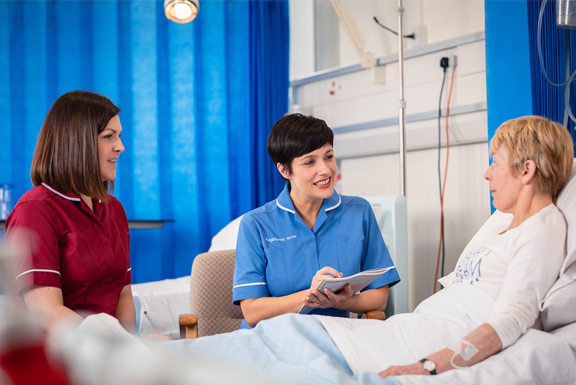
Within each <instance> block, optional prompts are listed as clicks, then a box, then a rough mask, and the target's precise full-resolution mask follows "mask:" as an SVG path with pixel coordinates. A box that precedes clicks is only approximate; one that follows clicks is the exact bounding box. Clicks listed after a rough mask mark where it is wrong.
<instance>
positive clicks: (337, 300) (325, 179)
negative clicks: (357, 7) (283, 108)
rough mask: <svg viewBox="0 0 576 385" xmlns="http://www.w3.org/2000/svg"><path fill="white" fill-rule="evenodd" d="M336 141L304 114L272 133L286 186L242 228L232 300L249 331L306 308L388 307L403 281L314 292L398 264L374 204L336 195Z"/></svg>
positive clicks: (343, 312) (272, 149) (325, 311)
mask: <svg viewBox="0 0 576 385" xmlns="http://www.w3.org/2000/svg"><path fill="white" fill-rule="evenodd" d="M333 142H334V134H333V133H332V130H331V129H330V128H329V127H328V126H327V125H326V123H325V122H324V121H323V120H321V119H317V118H314V117H309V116H304V115H301V114H291V115H287V116H285V117H283V118H282V119H280V120H279V121H278V122H277V123H276V124H275V125H274V127H273V128H272V131H271V133H270V137H269V138H268V153H269V155H270V157H271V158H272V160H273V161H274V164H276V166H277V167H278V171H279V172H280V174H281V175H282V177H283V178H284V180H286V187H285V188H284V190H283V191H282V193H280V196H278V198H277V199H276V200H274V201H272V202H269V203H267V204H265V205H264V206H262V207H259V208H257V209H255V210H253V211H251V212H249V213H247V214H246V215H245V216H244V217H243V218H242V221H241V223H240V231H239V234H238V243H237V246H236V265H235V269H234V289H233V298H234V303H235V304H236V305H240V306H241V307H242V313H243V314H244V319H245V323H244V322H243V327H246V326H250V327H254V326H255V325H256V324H257V323H258V322H259V321H261V320H265V319H269V318H272V317H275V316H277V315H281V314H286V313H296V312H298V310H299V309H300V307H301V306H302V305H303V304H306V305H308V306H310V307H313V308H314V310H313V311H312V313H311V314H322V315H330V316H337V317H349V312H355V313H363V312H366V311H371V310H384V308H385V307H386V302H387V300H388V289H389V287H391V286H393V285H395V284H396V283H398V282H399V281H400V277H399V276H398V272H397V271H396V269H391V270H390V271H388V272H387V273H386V274H384V275H382V276H381V277H380V278H378V279H377V280H376V281H374V282H372V283H371V284H370V285H369V286H368V287H367V288H366V289H364V290H363V291H362V292H361V293H359V294H354V293H353V292H352V290H351V289H350V287H349V285H347V286H346V287H345V288H344V289H343V290H341V291H339V292H337V293H332V292H330V291H329V290H326V291H325V292H319V291H317V290H315V289H316V287H317V286H318V284H319V283H320V281H322V279H324V278H327V277H342V276H344V277H347V276H350V275H353V274H356V273H359V272H360V271H364V270H369V269H375V268H385V267H389V266H392V265H393V263H392V260H391V258H390V255H389V253H388V249H387V248H386V245H385V244H384V240H383V239H382V235H381V233H380V229H379V228H378V224H377V222H376V218H375V216H374V212H373V210H372V208H371V207H370V204H369V203H368V202H367V201H366V200H364V199H362V198H359V197H350V196H341V195H338V193H337V192H336V191H335V190H334V183H335V182H336V159H335V158H334V150H333V149H332V146H333ZM246 324H247V325H246Z"/></svg>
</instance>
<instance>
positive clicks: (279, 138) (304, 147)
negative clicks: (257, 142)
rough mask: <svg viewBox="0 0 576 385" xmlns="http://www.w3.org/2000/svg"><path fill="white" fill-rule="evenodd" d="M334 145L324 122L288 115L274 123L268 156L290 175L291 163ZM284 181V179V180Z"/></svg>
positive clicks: (299, 115)
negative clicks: (328, 145) (326, 146)
mask: <svg viewBox="0 0 576 385" xmlns="http://www.w3.org/2000/svg"><path fill="white" fill-rule="evenodd" d="M327 144H330V145H331V146H333V145H334V133H333V132H332V130H331V129H330V127H328V125H327V124H326V122H325V121H323V120H322V119H318V118H315V117H313V116H306V115H302V114H290V115H286V116H284V117H283V118H282V119H280V120H279V121H277V122H276V124H275V125H274V127H272V131H271V132H270V136H269V137H268V154H269V155H270V158H272V161H273V162H274V164H275V165H277V164H278V163H280V164H281V165H283V166H284V168H285V169H286V170H288V172H289V173H290V174H292V161H293V160H294V158H298V157H300V156H302V155H306V154H308V153H310V152H312V151H316V150H318V149H319V148H322V147H324V146H325V145H327ZM285 180H286V179H285Z"/></svg>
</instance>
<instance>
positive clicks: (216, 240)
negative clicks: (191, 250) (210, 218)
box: [208, 215, 244, 251]
mask: <svg viewBox="0 0 576 385" xmlns="http://www.w3.org/2000/svg"><path fill="white" fill-rule="evenodd" d="M243 216H244V215H241V216H239V217H238V218H236V219H234V220H233V221H232V222H230V223H228V224H227V225H226V226H225V227H224V228H223V229H222V230H220V231H219V232H218V234H216V235H215V236H213V237H212V244H211V245H210V250H208V251H220V250H232V249H235V248H236V241H237V240H238V231H239V230H240V221H241V220H242V217H243Z"/></svg>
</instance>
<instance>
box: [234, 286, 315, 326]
mask: <svg viewBox="0 0 576 385" xmlns="http://www.w3.org/2000/svg"><path fill="white" fill-rule="evenodd" d="M309 292H310V289H306V290H302V291H299V292H296V293H294V294H290V295H286V296H284V297H263V298H250V299H245V300H242V301H241V302H240V307H242V313H243V314H244V319H245V320H246V323H247V324H248V325H250V326H251V327H254V326H256V324H257V323H258V322H260V321H262V320H265V319H269V318H272V317H276V316H278V315H282V314H287V313H296V312H298V310H300V307H301V306H302V305H303V304H304V302H302V300H303V299H304V298H306V294H308V293H309Z"/></svg>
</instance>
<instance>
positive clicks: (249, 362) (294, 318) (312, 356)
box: [164, 314, 400, 385]
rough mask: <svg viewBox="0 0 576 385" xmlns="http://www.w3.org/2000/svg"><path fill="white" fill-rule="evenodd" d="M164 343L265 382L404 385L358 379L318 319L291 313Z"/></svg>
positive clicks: (367, 376) (372, 377)
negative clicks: (244, 326)
mask: <svg viewBox="0 0 576 385" xmlns="http://www.w3.org/2000/svg"><path fill="white" fill-rule="evenodd" d="M164 344H166V347H169V348H171V349H174V350H177V351H180V352H183V353H188V354H191V355H193V356H197V355H198V354H201V355H202V356H203V357H205V358H208V359H213V360H217V361H218V362H220V363H222V365H224V366H225V367H227V368H230V369H231V370H233V368H235V367H236V368H243V369H244V370H246V369H248V370H250V371H252V370H253V371H254V372H256V373H258V374H259V376H262V377H263V378H270V379H281V380H284V381H287V382H290V383H311V384H350V385H352V384H358V385H369V384H379V385H400V382H398V381H397V380H395V379H393V378H388V379H382V378H380V377H379V376H378V374H376V373H370V372H366V371H361V372H359V373H358V374H356V375H354V374H353V373H352V370H351V369H350V367H349V366H348V364H347V363H346V360H345V359H344V357H343V356H342V353H340V350H338V348H337V347H336V344H335V343H334V342H333V341H332V338H330V335H329V334H328V332H326V330H325V329H324V327H323V326H322V324H321V323H320V321H319V320H318V319H317V318H316V317H314V316H307V315H296V314H287V315H283V316H280V317H276V318H274V319H272V320H269V321H266V322H260V323H259V324H258V325H257V326H256V328H254V329H252V330H238V331H236V332H232V333H226V334H220V335H216V336H211V337H202V338H198V339H196V340H184V341H174V342H168V343H164Z"/></svg>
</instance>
